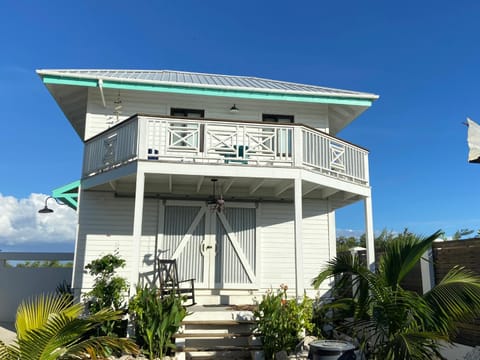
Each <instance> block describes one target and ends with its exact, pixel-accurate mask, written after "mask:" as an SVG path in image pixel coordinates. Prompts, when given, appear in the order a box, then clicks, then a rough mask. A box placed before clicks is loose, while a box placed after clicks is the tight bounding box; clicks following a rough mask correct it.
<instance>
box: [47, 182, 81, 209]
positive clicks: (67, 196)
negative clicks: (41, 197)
mask: <svg viewBox="0 0 480 360" xmlns="http://www.w3.org/2000/svg"><path fill="white" fill-rule="evenodd" d="M79 187H80V180H77V181H74V182H71V183H70V184H67V185H63V186H61V187H59V188H57V189H54V190H53V191H52V197H54V198H55V199H58V200H60V201H61V202H63V203H64V204H65V205H67V206H68V207H70V208H72V209H73V210H77V207H78V188H79Z"/></svg>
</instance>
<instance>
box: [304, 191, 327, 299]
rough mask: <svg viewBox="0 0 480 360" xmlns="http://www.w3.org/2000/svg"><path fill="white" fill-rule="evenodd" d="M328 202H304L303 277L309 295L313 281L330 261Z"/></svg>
mask: <svg viewBox="0 0 480 360" xmlns="http://www.w3.org/2000/svg"><path fill="white" fill-rule="evenodd" d="M327 205H328V203H327V201H315V200H305V201H304V202H303V224H302V225H303V227H302V234H303V276H304V286H305V289H306V290H307V293H309V294H311V293H312V292H311V291H308V290H312V285H311V283H312V279H313V278H314V277H315V276H316V275H318V273H319V272H320V270H321V269H322V268H323V267H324V266H325V265H326V262H327V261H328V260H330V244H329V225H328V223H329V222H328V216H329V215H328V206H327Z"/></svg>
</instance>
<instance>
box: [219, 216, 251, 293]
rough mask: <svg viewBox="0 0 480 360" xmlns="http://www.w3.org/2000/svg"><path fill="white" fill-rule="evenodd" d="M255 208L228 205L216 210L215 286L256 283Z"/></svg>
mask: <svg viewBox="0 0 480 360" xmlns="http://www.w3.org/2000/svg"><path fill="white" fill-rule="evenodd" d="M255 217H256V211H255V208H254V207H228V208H227V209H226V210H225V212H222V213H216V246H217V251H216V255H215V286H216V287H217V288H252V287H254V285H255V283H256V259H257V242H256V219H255Z"/></svg>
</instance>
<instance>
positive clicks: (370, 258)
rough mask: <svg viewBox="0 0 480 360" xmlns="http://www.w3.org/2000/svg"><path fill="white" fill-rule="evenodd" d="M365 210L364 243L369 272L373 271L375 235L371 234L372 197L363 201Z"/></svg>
mask: <svg viewBox="0 0 480 360" xmlns="http://www.w3.org/2000/svg"><path fill="white" fill-rule="evenodd" d="M363 204H364V208H365V241H366V247H367V265H368V268H369V269H370V270H371V271H375V235H374V233H373V211H372V197H371V196H367V197H366V198H365V199H363Z"/></svg>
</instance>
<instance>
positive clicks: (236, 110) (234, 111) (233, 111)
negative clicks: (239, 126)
mask: <svg viewBox="0 0 480 360" xmlns="http://www.w3.org/2000/svg"><path fill="white" fill-rule="evenodd" d="M230 112H231V113H233V114H235V113H237V112H238V108H237V106H236V105H235V104H233V106H232V107H231V108H230Z"/></svg>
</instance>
